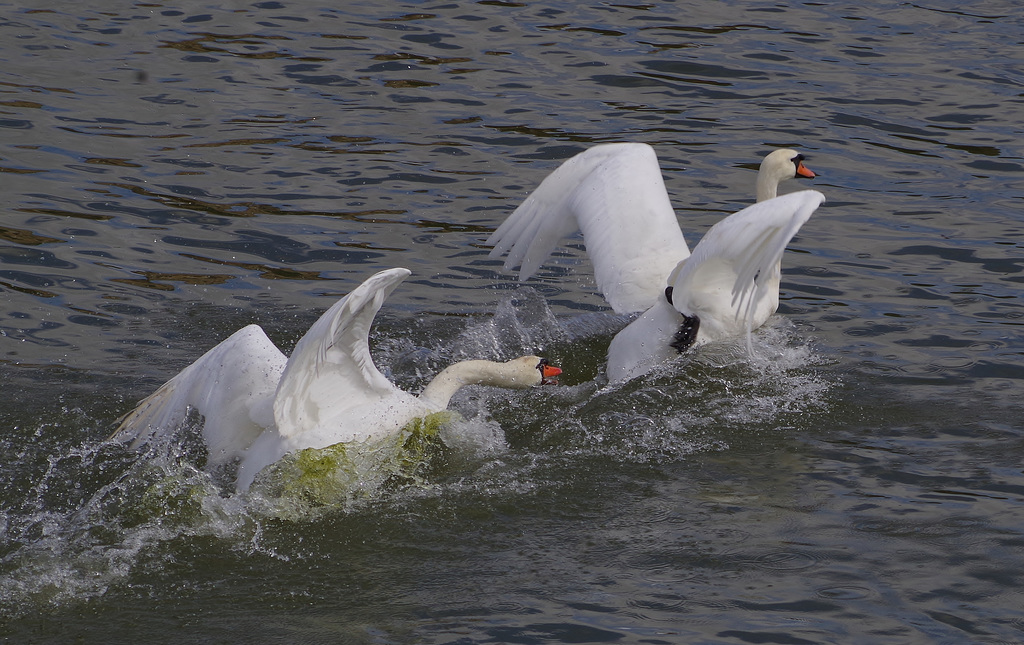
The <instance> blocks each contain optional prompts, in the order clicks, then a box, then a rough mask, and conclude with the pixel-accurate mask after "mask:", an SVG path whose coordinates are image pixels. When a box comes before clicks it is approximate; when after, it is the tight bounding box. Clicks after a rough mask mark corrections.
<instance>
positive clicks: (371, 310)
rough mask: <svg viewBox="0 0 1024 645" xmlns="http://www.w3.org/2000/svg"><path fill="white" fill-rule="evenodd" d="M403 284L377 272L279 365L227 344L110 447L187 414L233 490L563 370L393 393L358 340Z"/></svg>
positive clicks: (447, 381) (242, 341)
mask: <svg viewBox="0 0 1024 645" xmlns="http://www.w3.org/2000/svg"><path fill="white" fill-rule="evenodd" d="M409 274H410V271H409V270H408V269H401V268H397V269H389V270H386V271H381V272H380V273H377V274H375V275H373V276H371V277H370V278H369V279H367V280H366V281H365V282H363V283H362V284H361V285H359V286H358V287H356V288H355V289H354V290H353V291H352V292H351V293H349V294H348V295H347V296H345V297H344V298H342V299H341V300H339V301H338V302H337V303H336V304H335V305H334V306H333V307H331V308H330V309H328V310H327V311H326V312H325V313H324V314H323V315H322V316H321V317H320V319H319V320H317V321H316V323H314V324H313V326H312V327H311V328H310V329H309V331H307V332H306V334H305V335H304V336H303V337H302V338H301V339H300V340H299V342H298V343H297V344H296V345H295V350H294V351H293V352H292V355H291V358H286V357H285V355H284V354H282V353H281V351H280V350H279V349H278V348H277V347H275V346H274V344H273V343H272V342H271V341H270V339H269V338H267V335H266V334H265V333H264V332H263V330H262V329H261V328H260V327H259V326H258V325H249V326H247V327H244V328H243V329H240V330H239V331H237V332H235V333H234V334H232V335H231V336H230V337H229V338H228V339H227V340H225V341H223V342H222V343H220V344H219V345H217V346H216V347H214V348H213V349H211V350H210V351H208V352H206V354H204V355H203V356H201V357H200V358H199V359H198V360H197V361H196V362H194V363H192V365H190V366H188V367H187V368H185V369H184V370H183V371H182V372H181V373H180V374H178V375H177V376H175V377H174V378H172V379H171V380H170V381H168V382H167V383H165V384H164V385H163V386H161V387H160V388H159V389H158V390H157V391H156V392H154V393H153V394H152V395H150V396H149V397H148V398H146V399H144V400H143V401H142V402H141V403H139V405H138V406H137V407H136V408H135V409H134V410H133V411H132V412H130V413H129V414H128V415H126V416H125V418H124V419H123V420H122V422H121V424H120V426H119V427H118V429H117V431H115V433H114V435H113V436H112V437H111V438H112V439H115V440H120V441H132V446H133V447H135V446H137V445H138V444H140V443H141V442H143V441H144V440H146V439H147V438H150V437H153V436H156V435H163V434H168V433H170V432H172V431H174V429H175V428H176V427H177V426H178V425H179V424H181V423H182V422H183V421H184V420H185V419H186V417H187V416H188V414H189V410H191V409H195V410H196V411H198V412H199V413H200V414H202V415H203V416H204V417H205V422H204V425H203V430H202V433H203V439H204V441H205V443H206V446H207V449H208V451H209V458H208V464H210V465H211V466H217V465H222V464H227V463H230V462H232V461H234V460H238V461H239V468H238V475H237V478H236V482H235V487H236V489H237V490H239V491H244V490H246V489H248V487H249V485H250V484H252V482H253V480H254V479H255V477H256V475H257V473H259V472H260V471H261V470H262V469H263V468H264V467H266V466H268V465H270V464H272V463H274V462H276V461H278V460H279V459H281V458H282V457H283V456H285V455H286V454H288V453H290V452H293V451H296V450H302V449H305V448H325V447H327V446H331V445H334V444H337V443H341V442H357V441H368V440H374V439H378V438H382V437H385V436H388V435H390V434H392V433H395V432H398V431H399V430H401V429H402V428H403V427H404V426H405V425H406V424H407V423H409V422H410V421H412V420H413V419H416V418H419V417H424V416H427V415H429V414H432V413H435V412H440V411H442V410H445V409H446V408H447V407H448V403H449V401H450V400H451V398H452V396H453V395H454V394H455V392H457V391H458V390H459V388H461V387H462V386H464V385H491V386H497V387H505V388H515V389H524V388H528V387H531V386H534V385H541V384H548V383H553V382H554V378H555V377H556V376H558V375H559V374H561V372H562V370H560V369H559V368H557V367H554V366H553V365H549V364H548V363H547V361H546V360H544V359H542V358H538V357H536V356H522V357H520V358H516V359H513V360H510V361H508V362H506V363H496V362H492V361H484V360H471V361H463V362H460V363H455V364H454V365H451V366H449V367H447V368H445V369H444V370H443V371H441V372H440V373H439V374H438V375H437V376H436V377H435V378H434V380H432V381H431V382H430V384H429V385H427V387H426V388H424V390H423V392H422V393H420V395H419V396H414V395H412V394H409V393H408V392H405V391H403V390H400V389H399V388H397V387H396V386H395V385H394V384H392V383H391V381H389V380H388V379H387V377H385V376H384V375H383V374H381V373H380V371H379V370H378V369H377V367H376V366H375V365H374V363H373V357H372V356H371V355H370V347H369V342H368V340H367V336H368V334H369V331H370V325H371V324H372V323H373V319H374V316H376V314H377V311H378V310H379V309H380V307H381V305H382V304H383V302H384V299H385V298H387V296H388V295H389V294H390V293H391V291H392V290H394V288H395V287H396V286H398V284H399V283H400V282H401V281H402V280H404V279H405V278H406V276H408V275H409Z"/></svg>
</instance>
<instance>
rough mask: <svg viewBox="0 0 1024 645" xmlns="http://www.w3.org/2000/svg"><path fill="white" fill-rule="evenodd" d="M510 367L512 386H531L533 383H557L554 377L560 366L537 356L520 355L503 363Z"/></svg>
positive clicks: (558, 372)
mask: <svg viewBox="0 0 1024 645" xmlns="http://www.w3.org/2000/svg"><path fill="white" fill-rule="evenodd" d="M505 365H507V366H508V367H509V368H510V375H509V376H510V377H511V381H510V382H511V383H514V385H512V387H523V388H526V387H533V386H534V385H557V384H558V379H557V378H556V377H557V376H558V375H559V374H561V373H562V370H561V368H558V367H555V366H554V365H551V364H550V363H548V359H546V358H541V357H539V356H520V357H519V358H513V359H512V360H510V361H508V362H507V363H505Z"/></svg>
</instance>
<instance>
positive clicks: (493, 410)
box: [0, 0, 1024, 644]
mask: <svg viewBox="0 0 1024 645" xmlns="http://www.w3.org/2000/svg"><path fill="white" fill-rule="evenodd" d="M90 6H95V7H97V8H90ZM101 6H102V8H100V7H101ZM1022 40H1024V18H1021V16H1020V12H1019V11H1018V10H1017V9H1013V8H1010V5H1009V4H1006V3H996V2H978V3H970V4H963V3H953V2H948V1H946V0H938V1H937V2H931V3H890V2H859V3H821V2H804V3H772V2H753V1H748V2H744V1H721V2H710V1H709V2H686V1H680V2H664V3H661V2H658V3H645V4H630V3H596V2H545V1H541V2H506V1H497V0H496V1H491V0H482V1H480V2H475V3H469V2H450V3H436V4H432V3H401V4H394V3H392V4H387V3H384V4H377V5H372V4H371V3H354V2H347V3H346V2H340V3H321V4H309V3H300V2H292V1H281V2H278V1H273V0H271V1H267V2H255V3H251V2H234V1H232V2H226V3H204V2H159V1H154V2H145V3H142V2H140V3H132V2H126V1H121V0H114V1H112V2H104V3H83V2H67V1H64V2H61V1H59V0H58V1H55V2H49V3H45V4H43V3H27V4H24V3H23V4H19V5H15V4H11V3H0V61H2V64H3V68H4V74H3V75H2V77H0V133H2V137H0V191H2V195H3V198H4V199H3V218H2V220H0V293H2V297H3V301H2V305H0V379H2V384H3V392H4V396H3V397H2V398H0V427H2V430H3V432H2V433H0V455H2V459H3V466H2V467H0V484H2V488H0V490H3V491H4V492H3V493H2V495H0V500H2V502H0V533H2V540H0V633H3V634H5V635H8V636H9V637H10V638H11V639H13V640H16V641H18V642H89V643H93V642H95V643H108V642H171V641H174V642H186V641H187V642H218V643H219V642H257V643H263V642H266V643H277V642H309V643H314V642H331V643H548V642H562V643H580V642H615V643H697V642H700V643H872V644H873V643H965V642H974V643H1011V642H1024V610H1022V609H1021V608H1022V607H1024V594H1022V592H1021V589H1022V588H1024V579H1022V576H1024V472H1022V470H1024V469H1022V457H1024V432H1022V424H1021V421H1020V417H1021V415H1020V410H1021V403H1020V401H1021V394H1022V389H1021V388H1022V380H1024V369H1022V363H1024V352H1022V349H1021V347H1022V345H1021V318H1022V315H1024V307H1022V303H1021V299H1020V297H1019V292H1020V290H1021V286H1022V283H1024V277H1022V276H1024V253H1022V249H1021V241H1020V240H1021V235H1022V232H1024V217H1022V215H1021V213H1022V206H1024V151H1022V147H1021V141H1024V137H1022V134H1024V132H1022V130H1024V126H1022V121H1024V105H1022V103H1024V99H1022V97H1024V75H1022V72H1021V67H1020V65H1019V60H1020V51H1021V45H1022ZM624 140H629V141H644V142H647V143H650V144H652V145H654V146H655V147H656V150H657V152H658V155H659V157H660V159H661V162H662V167H663V169H664V171H665V177H666V184H667V186H668V188H669V191H670V193H671V195H672V200H673V203H674V205H675V207H676V209H677V213H678V215H679V219H680V223H681V226H682V227H683V231H684V233H685V234H686V236H687V240H688V241H689V242H690V244H691V247H692V245H693V244H694V243H695V242H696V241H697V240H698V239H699V238H700V236H701V235H702V233H703V232H704V231H706V230H707V229H708V228H709V227H710V226H711V225H712V224H713V223H714V222H716V221H718V220H719V219H720V218H721V217H723V216H724V215H726V214H728V213H730V212H733V211H735V210H737V209H739V208H741V207H742V206H744V205H746V204H749V203H750V202H751V201H752V200H753V183H754V175H755V172H756V168H757V164H758V162H759V160H760V158H761V156H762V155H763V154H765V152H767V151H768V150H770V149H772V148H774V147H780V146H787V147H794V148H798V149H799V150H801V151H802V152H803V153H804V154H805V155H807V157H808V165H809V166H810V167H811V168H812V169H813V170H815V171H816V172H818V173H819V177H818V178H817V179H815V180H814V182H813V184H812V186H813V187H814V188H816V189H818V190H821V191H822V192H824V193H825V194H826V196H827V199H828V201H827V203H826V204H825V205H824V206H823V207H822V208H821V209H819V210H818V212H817V213H816V214H815V216H814V217H813V218H812V219H811V220H810V221H809V222H808V223H807V224H806V225H805V226H804V227H803V228H802V229H801V231H800V234H799V235H798V236H797V237H796V238H795V239H794V241H793V242H792V243H791V244H790V247H789V250H788V251H787V252H786V254H785V256H784V260H783V281H782V293H781V297H782V305H781V307H780V311H779V314H778V315H777V316H775V317H774V318H773V319H772V321H771V322H770V323H769V325H768V326H767V327H766V328H765V329H762V330H760V331H759V332H758V333H757V334H756V335H755V338H754V344H753V354H752V355H749V354H748V353H747V351H746V348H745V347H744V346H743V343H737V344H736V345H735V346H733V345H731V344H723V345H719V346H707V347H705V348H703V349H701V350H700V351H698V352H696V353H694V354H692V355H689V356H684V357H682V358H680V359H679V360H678V361H676V362H675V363H673V364H671V365H667V366H665V367H664V368H663V369H660V370H658V371H656V372H655V373H653V374H650V375H648V376H647V377H644V378H641V379H637V380H634V381H631V382H629V383H626V384H624V385H621V386H617V387H606V385H605V381H604V378H603V374H602V363H603V359H604V355H605V350H606V348H607V345H608V342H609V341H610V340H611V337H612V336H613V335H614V333H615V331H617V330H618V329H619V328H620V327H621V326H622V324H624V320H623V319H621V318H618V317H616V316H614V315H612V314H611V313H610V312H609V310H608V309H607V308H606V307H605V305H604V303H603V300H602V299H601V297H600V295H599V294H598V293H597V291H596V289H595V287H594V285H593V278H592V275H591V274H590V272H589V265H588V263H587V262H586V255H585V252H584V250H583V247H582V244H581V243H580V241H579V240H576V241H575V242H574V243H573V244H571V245H570V246H569V247H568V248H567V249H566V250H565V251H564V252H560V253H559V254H557V255H556V257H555V258H554V259H553V260H552V261H551V262H549V263H548V264H547V266H546V267H545V268H544V269H543V270H542V271H541V272H540V274H539V275H538V276H537V277H536V278H535V279H533V280H531V281H530V283H529V284H528V285H527V286H526V287H525V288H520V285H519V284H518V283H517V282H516V281H515V280H514V278H513V277H512V276H509V275H507V274H503V273H501V271H500V263H499V262H497V261H494V260H491V259H489V258H488V257H487V252H488V249H487V247H485V246H484V245H483V241H484V240H485V239H486V238H487V236H488V234H489V233H490V232H491V231H493V230H494V228H495V227H496V226H497V225H498V224H499V223H500V222H501V221H503V219H504V218H505V217H506V216H507V214H508V213H510V212H511V211H512V209H514V208H515V206H516V205H517V204H518V203H519V202H520V201H521V200H522V199H523V198H524V197H525V195H526V194H527V193H528V192H529V191H530V190H531V189H532V188H533V187H535V186H536V185H537V184H538V183H539V182H540V181H541V179H543V177H544V176H546V174H547V173H549V172H550V171H551V170H553V169H554V168H555V167H556V166H557V164H558V163H559V162H560V161H561V160H562V159H565V158H567V157H569V156H571V155H572V154H574V153H576V152H579V151H581V150H583V149H585V148H586V147H588V146H590V145H593V144H596V143H601V142H610V141H624ZM791 183H792V184H793V185H791V186H784V190H792V189H794V188H796V187H797V186H796V184H795V182H791ZM800 187H806V185H804V184H801V185H800ZM394 266H404V267H408V268H409V269H411V270H412V271H413V275H412V277H410V278H409V279H408V280H407V281H406V282H405V283H403V284H402V285H401V286H400V287H399V288H398V289H397V290H396V291H395V293H394V294H393V295H392V296H391V298H390V299H389V300H388V302H387V303H386V304H385V307H384V309H383V311H382V314H381V316H380V317H379V318H378V324H377V326H376V328H375V330H374V333H373V335H372V337H371V340H372V344H373V347H374V351H375V354H376V356H377V359H378V362H379V363H380V365H381V368H382V369H383V370H384V371H386V372H387V373H388V374H389V375H390V376H391V377H392V378H393V379H394V380H395V381H396V382H398V383H399V384H401V385H402V386H404V387H408V388H410V389H414V390H415V389H417V388H419V387H422V385H423V384H424V383H425V382H426V381H427V379H428V378H429V376H430V375H431V374H433V373H435V372H436V371H437V370H439V369H440V368H441V367H442V366H444V365H446V364H447V363H449V362H451V361H452V360H456V359H460V358H465V357H485V358H509V357H512V356H515V355H518V354H521V353H526V352H538V353H542V354H543V355H545V356H548V357H549V358H551V359H552V360H553V361H555V362H557V363H558V364H560V365H561V366H562V367H563V369H564V370H565V374H564V375H563V378H562V383H561V385H559V386H557V387H550V388H544V389H540V390H535V391H529V392H517V393H509V392H503V391H502V392H498V391H491V390H487V389H483V388H476V389H469V390H466V391H465V392H463V393H460V394H459V395H458V396H457V397H456V399H455V401H454V406H453V407H454V408H455V409H456V410H457V411H458V412H459V413H460V415H461V416H462V419H461V420H458V421H456V422H454V424H452V427H450V428H448V429H447V430H446V432H447V433H448V434H447V435H446V444H447V448H446V450H445V452H444V455H443V456H442V457H440V458H437V459H435V460H434V461H432V462H431V463H430V464H427V465H428V466H429V467H428V468H426V469H425V470H423V471H422V472H420V473H419V474H418V475H417V477H413V478H410V479H406V480H401V481H397V482H390V483H389V484H387V485H385V484H380V483H379V482H378V484H380V485H369V484H366V485H364V486H363V487H362V488H358V489H357V490H355V491H354V492H353V493H352V494H351V495H349V496H348V497H345V498H344V499H340V500H338V502H337V503H336V504H329V505H326V506H323V505H320V506H314V507H306V506H288V505H287V504H284V505H282V504H283V502H281V501H280V500H278V501H276V502H275V501H273V500H270V499H268V498H266V497H261V496H260V495H258V494H253V495H230V494H227V493H225V492H224V491H223V490H221V489H220V488H218V485H217V482H216V481H214V480H212V479H211V477H210V475H209V474H207V473H206V472H204V471H203V470H202V469H201V462H202V459H201V454H199V455H198V456H197V448H196V447H195V446H193V445H191V444H189V443H188V442H187V441H185V443H183V444H182V445H181V446H171V447H167V446H164V447H163V448H162V449H151V450H149V451H148V452H144V453H135V452H131V451H128V450H126V449H125V448H124V447H123V446H120V445H115V444H111V443H109V442H107V441H106V437H107V436H108V435H109V434H110V432H111V430H112V429H113V427H114V425H115V421H116V420H117V418H118V417H120V416H121V415H122V414H124V413H125V412H127V411H129V410H130V409H131V408H132V406H133V405H134V403H135V402H136V401H138V400H139V399H141V398H142V397H144V396H146V395H147V394H149V393H150V392H152V390H153V389H154V388H156V387H157V386H158V385H160V384H161V383H162V382H164V381H166V380H167V379H168V378H170V377H171V376H173V375H174V374H176V373H177V372H178V371H179V370H181V369H182V368H183V367H185V366H186V365H188V364H189V363H191V362H192V361H193V360H195V358H197V357H198V356H199V355H200V354H202V353H203V352H204V351H206V349H208V348H210V347H212V346H214V345H215V344H217V343H218V342H219V341H221V340H223V339H224V338H225V337H227V336H228V335H229V334H230V333H231V332H233V331H235V330H236V329H238V328H241V327H243V326H245V325H247V324H250V323H254V322H255V323H259V324H260V325H262V326H263V327H264V329H266V331H267V333H268V334H269V336H270V337H271V338H272V339H273V340H274V341H275V342H277V343H278V344H279V345H280V346H281V347H282V348H283V349H285V350H286V351H289V350H290V349H291V347H292V346H293V345H294V343H295V342H296V340H297V339H298V338H299V337H300V336H301V335H302V333H303V332H304V331H305V330H306V329H307V328H308V327H309V325H310V324H311V323H312V322H313V321H314V320H315V319H316V317H317V316H318V315H319V314H320V313H321V312H322V311H323V310H325V309H326V308H327V307H329V306H330V305H331V304H333V302H335V300H336V299H337V298H338V297H340V296H341V295H344V294H345V293H347V292H348V291H349V290H351V289H352V288H353V287H354V286H356V285H357V284H359V282H361V281H362V280H363V279H365V278H366V277H367V276H369V275H370V274H371V273H373V272H375V271H377V270H380V269H383V268H389V267H394ZM198 452H199V453H201V450H198ZM12 642H13V641H12Z"/></svg>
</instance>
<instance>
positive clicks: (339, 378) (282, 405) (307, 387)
mask: <svg viewBox="0 0 1024 645" xmlns="http://www.w3.org/2000/svg"><path fill="white" fill-rule="evenodd" d="M410 273H411V272H410V271H409V270H408V269H402V268H397V269H388V270H387V271H381V272H380V273H376V274H374V275H372V276H370V278H368V279H367V280H366V281H365V282H363V283H362V284H361V285H359V286H358V287H356V288H355V289H354V290H353V291H352V292H351V293H350V294H348V295H347V296H345V297H344V298H342V299H341V300H339V301H338V302H337V303H335V305H334V306H333V307H331V308H330V309H328V310H327V311H326V312H325V313H324V315H322V316H321V317H320V319H319V320H317V321H316V323H314V325H313V326H312V327H310V329H309V331H308V332H306V334H305V336H303V337H302V338H301V339H300V340H299V342H298V344H296V346H295V350H294V351H293V352H292V356H291V358H290V359H288V365H287V367H286V368H285V370H284V375H283V376H282V377H281V383H280V385H279V386H278V388H277V397H276V399H275V401H274V418H275V420H276V421H277V428H278V432H280V434H281V436H283V437H293V436H296V435H299V434H301V433H303V432H305V431H307V430H311V429H313V428H315V427H316V426H317V425H318V424H319V423H320V422H321V421H323V420H325V419H326V418H327V417H328V416H334V415H336V414H338V413H339V412H341V411H344V410H346V409H349V408H352V407H355V406H357V405H360V404H363V403H366V402H368V401H373V400H378V399H380V398H382V397H384V396H386V395H388V394H390V393H392V392H394V391H395V389H396V388H395V386H394V385H393V384H392V383H391V382H390V381H389V380H388V379H387V377H385V376H384V375H383V374H381V373H380V370H378V369H377V367H376V365H374V364H373V358H372V357H371V356H370V345H369V341H368V336H369V332H370V325H372V324H373V318H374V316H376V315H377V311H379V310H380V307H381V305H382V304H383V303H384V300H385V299H386V298H387V297H388V295H389V294H390V293H391V292H392V291H393V290H394V288H395V287H396V286H398V284H399V283H400V282H401V281H402V280H404V279H405V278H406V276H408V275H409V274H410Z"/></svg>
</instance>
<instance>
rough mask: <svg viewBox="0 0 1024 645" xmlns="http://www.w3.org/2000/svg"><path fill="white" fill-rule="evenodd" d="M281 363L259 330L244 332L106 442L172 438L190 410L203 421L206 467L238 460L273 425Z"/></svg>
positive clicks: (145, 404)
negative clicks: (207, 464)
mask: <svg viewBox="0 0 1024 645" xmlns="http://www.w3.org/2000/svg"><path fill="white" fill-rule="evenodd" d="M286 360H287V359H286V358H285V356H284V354H282V353H281V351H280V350H279V349H278V348H277V347H275V346H274V343H272V342H271V341H270V339H269V338H267V335H266V334H265V333H264V332H263V330H262V329H261V328H260V327H259V325H249V326H248V327H244V328H242V329H240V330H238V331H236V332H235V333H234V334H232V335H231V336H230V337H229V338H227V340H225V341H223V342H222V343H220V344H219V345H217V346H216V347H214V348H213V349H211V350H210V351H208V352H206V353H205V354H203V355H202V356H201V357H199V359H198V360H196V361H195V362H194V363H192V364H191V365H189V366H188V367H186V368H185V369H184V370H182V371H181V372H180V373H179V374H178V375H177V376H175V377H174V378H172V379H171V380H169V381H167V382H166V383H164V384H163V385H162V386H161V387H160V388H159V389H158V390H157V391H156V392H154V393H153V394H151V395H150V396H149V397H147V398H146V399H144V400H143V401H142V402H140V403H139V404H138V406H136V408H135V409H134V410H132V411H131V412H129V413H128V414H127V415H125V417H124V418H123V419H122V420H121V423H120V425H119V426H118V428H117V430H116V431H115V432H114V434H113V436H112V437H111V439H114V440H118V441H129V440H131V441H132V447H133V448H134V447H136V446H138V445H139V444H140V443H142V442H143V441H145V440H146V439H148V438H150V437H156V436H162V435H166V434H169V433H171V432H173V431H174V430H175V429H176V428H177V427H178V426H179V425H180V424H181V423H182V422H183V421H184V420H185V419H186V418H187V417H188V414H189V410H191V409H194V410H196V411H198V412H199V413H200V414H202V415H203V416H204V417H205V424H204V425H203V439H204V440H205V441H206V446H207V448H208V449H209V461H210V463H213V464H217V463H224V462H227V461H229V460H231V459H232V458H234V457H236V456H239V455H240V454H241V453H242V452H243V451H244V450H245V449H246V448H247V447H248V446H249V445H250V444H251V443H252V442H253V441H254V440H255V439H256V437H258V436H259V435H260V433H261V432H263V429H264V427H266V426H267V425H270V424H271V423H272V422H273V417H272V414H271V405H272V402H273V397H274V391H275V389H276V388H277V383H278V381H279V380H280V378H281V373H282V372H283V371H284V368H285V363H286Z"/></svg>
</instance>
